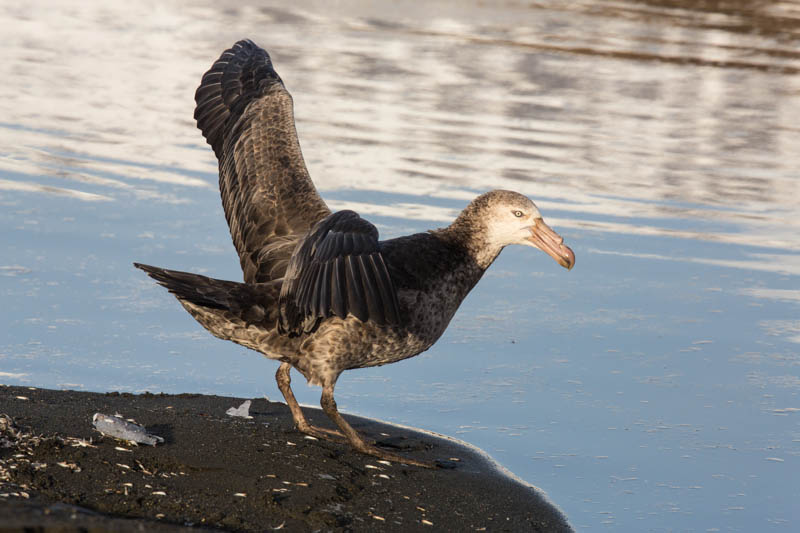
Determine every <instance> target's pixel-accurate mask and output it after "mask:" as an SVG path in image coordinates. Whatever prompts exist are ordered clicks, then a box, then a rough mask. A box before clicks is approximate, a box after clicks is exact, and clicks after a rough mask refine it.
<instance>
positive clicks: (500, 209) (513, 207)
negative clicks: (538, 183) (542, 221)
mask: <svg viewBox="0 0 800 533" xmlns="http://www.w3.org/2000/svg"><path fill="white" fill-rule="evenodd" d="M511 200H512V201H510V202H498V203H497V204H495V205H493V206H492V209H491V211H490V213H489V216H488V217H487V220H486V225H487V229H488V239H489V241H490V242H492V243H494V244H496V245H498V246H507V245H509V244H522V245H525V246H535V245H534V244H533V243H531V242H530V240H529V238H530V236H531V227H533V225H534V224H535V223H536V219H538V218H542V214H541V213H539V210H538V209H537V208H536V205H535V204H534V203H533V202H531V201H530V200H529V199H528V198H525V197H524V196H522V195H519V196H518V197H515V198H513V199H511Z"/></svg>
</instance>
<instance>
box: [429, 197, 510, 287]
mask: <svg viewBox="0 0 800 533" xmlns="http://www.w3.org/2000/svg"><path fill="white" fill-rule="evenodd" d="M436 235H437V236H438V237H439V238H440V239H442V240H444V241H446V242H449V243H452V244H453V245H456V246H459V247H461V248H463V249H464V250H465V251H466V253H467V255H468V256H469V257H470V258H471V259H472V261H474V264H475V266H477V267H478V268H479V269H480V271H481V272H480V273H481V275H482V274H483V271H485V270H486V269H487V268H489V266H490V265H491V264H492V263H493V262H494V260H495V259H497V256H498V255H500V252H501V251H502V250H503V246H499V245H497V244H494V243H492V242H490V241H489V240H488V238H487V232H486V226H485V224H483V222H482V221H481V220H480V218H479V217H477V216H476V214H475V213H471V212H469V211H468V210H467V209H465V210H464V212H462V213H461V214H460V215H459V216H458V218H457V219H455V221H453V223H452V224H450V225H449V226H447V227H446V228H442V229H440V230H437V231H436ZM479 277H480V276H479ZM476 282H477V280H476Z"/></svg>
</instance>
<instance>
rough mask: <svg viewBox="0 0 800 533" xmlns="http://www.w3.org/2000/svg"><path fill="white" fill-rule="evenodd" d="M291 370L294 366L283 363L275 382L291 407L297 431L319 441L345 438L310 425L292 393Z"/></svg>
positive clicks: (332, 431)
mask: <svg viewBox="0 0 800 533" xmlns="http://www.w3.org/2000/svg"><path fill="white" fill-rule="evenodd" d="M291 369H292V365H290V364H289V363H281V366H280V367H278V371H277V372H275V381H277V382H278V388H279V389H280V390H281V393H282V394H283V397H284V398H285V399H286V405H288V406H289V410H290V411H291V412H292V418H294V424H295V426H297V429H298V430H299V431H301V432H302V433H305V434H306V435H311V436H312V437H316V438H318V439H327V440H332V439H331V437H342V438H343V437H344V435H342V434H341V433H339V432H338V431H336V430H335V429H326V428H321V427H317V426H312V425H311V424H309V423H308V420H306V417H305V415H304V414H303V410H302V409H300V404H298V403H297V400H296V399H295V397H294V393H293V392H292V387H291V383H292V378H291V376H290V375H289V372H290V371H291Z"/></svg>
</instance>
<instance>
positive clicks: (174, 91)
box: [0, 0, 800, 531]
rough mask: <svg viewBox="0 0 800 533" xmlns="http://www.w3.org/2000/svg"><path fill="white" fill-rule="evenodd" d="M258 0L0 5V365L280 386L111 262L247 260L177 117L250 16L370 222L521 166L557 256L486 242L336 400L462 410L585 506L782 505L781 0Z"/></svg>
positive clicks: (402, 411) (795, 192) (523, 184)
mask: <svg viewBox="0 0 800 533" xmlns="http://www.w3.org/2000/svg"><path fill="white" fill-rule="evenodd" d="M260 4H261V3H260V2H254V1H239V2H236V3H233V2H228V3H227V5H224V6H220V5H219V3H217V2H202V1H194V2H189V1H186V2H181V3H178V4H168V5H165V4H162V3H156V2H141V3H134V4H126V5H124V7H123V6H122V5H121V4H120V5H117V4H115V3H101V2H84V3H74V4H73V3H59V4H55V5H53V4H52V3H49V2H39V1H36V0H34V1H32V2H25V3H21V4H13V5H3V6H2V7H1V8H0V31H2V33H3V35H4V44H3V47H4V49H5V51H6V54H5V56H6V58H7V61H6V62H4V64H3V65H2V67H0V69H2V73H3V74H4V75H3V77H2V78H3V80H4V83H3V85H2V87H0V91H1V92H2V94H1V95H0V96H2V98H0V109H1V110H2V119H1V120H2V121H1V122H0V138H2V141H3V142H2V143H0V205H2V209H0V219H1V220H2V224H3V225H4V227H5V228H6V231H4V232H2V233H0V250H2V255H1V256H0V290H2V295H3V297H4V300H5V301H7V302H10V303H11V304H10V305H8V306H6V308H5V310H4V311H3V315H2V320H3V322H4V323H5V324H10V325H11V327H10V328H9V329H8V330H7V333H6V335H5V336H3V337H0V380H2V381H5V382H13V383H27V384H31V385H37V386H50V387H58V386H61V387H74V388H86V389H90V390H108V389H120V390H145V389H148V390H165V391H204V392H215V393H223V394H239V395H260V394H262V393H264V392H266V393H268V394H269V395H270V396H273V397H275V396H279V394H278V392H277V390H275V389H274V386H273V385H272V384H271V382H270V379H271V373H272V371H273V369H272V368H268V367H269V365H268V364H266V363H264V362H263V361H261V360H260V359H259V358H258V357H256V356H254V355H253V354H250V353H243V351H242V350H241V349H239V348H238V347H236V346H233V345H232V346H227V345H226V344H224V343H218V342H217V341H216V340H214V339H212V338H211V337H210V336H208V335H207V334H206V333H205V332H203V331H202V330H200V329H199V328H198V326H196V324H194V323H193V321H192V320H191V318H190V317H188V315H187V316H185V313H183V311H182V310H181V309H180V307H179V306H178V305H177V304H176V303H175V302H174V301H172V299H171V297H169V296H167V295H165V294H164V293H163V291H162V290H160V289H158V288H156V287H153V285H152V284H151V283H149V282H148V281H147V280H144V279H142V277H141V276H140V275H138V274H139V273H137V272H134V271H133V270H132V268H131V267H130V263H131V262H132V261H133V260H141V261H145V262H149V263H153V264H160V265H163V266H167V267H173V268H184V269H191V270H193V271H197V272H204V273H208V274H210V275H213V276H216V277H222V278H229V279H237V278H239V276H240V275H241V274H240V272H239V271H238V264H237V263H238V261H237V260H236V257H235V254H234V253H233V249H232V247H231V246H230V244H229V242H230V238H229V236H228V235H227V228H226V227H225V225H224V222H223V217H222V212H221V209H220V206H219V199H218V194H217V191H216V162H215V160H214V158H213V154H212V152H211V150H210V149H209V148H208V147H207V146H206V145H205V144H204V143H203V140H202V137H201V136H200V134H199V132H198V131H197V130H196V129H195V127H194V123H193V121H192V112H193V106H194V101H193V95H194V90H195V88H196V86H197V84H198V82H199V77H200V74H201V73H202V72H204V71H205V70H206V69H207V68H208V66H209V65H210V63H211V61H212V60H213V59H214V58H215V57H217V55H218V54H219V53H220V51H221V50H223V49H224V48H225V47H227V46H230V45H231V44H232V43H233V42H234V41H235V40H237V39H239V38H241V37H245V36H247V37H251V38H253V39H254V40H255V41H256V42H258V43H259V44H261V45H263V46H264V47H266V48H268V49H269V50H270V52H271V53H272V56H273V59H274V61H275V63H276V68H277V69H278V71H279V72H280V73H281V75H282V77H283V78H284V80H285V82H286V84H287V86H288V87H289V89H290V91H291V92H292V93H293V94H294V97H295V105H296V116H297V121H298V124H297V126H298V131H299V134H300V139H301V143H302V146H303V150H304V154H305V157H306V161H307V163H308V166H309V169H310V171H311V174H312V176H313V178H314V180H315V182H316V184H317V185H318V187H319V188H320V190H321V191H322V193H323V195H324V196H325V197H326V199H327V200H328V201H329V204H330V205H331V206H332V207H333V208H335V209H343V208H351V209H356V210H357V211H359V212H361V213H362V214H364V215H367V216H369V217H370V218H371V220H373V221H374V222H376V223H377V225H378V227H379V229H380V230H381V233H382V235H383V236H386V237H392V236H397V235H401V234H405V233H409V232H412V231H421V230H423V229H425V228H428V227H435V226H440V225H443V224H445V223H446V222H447V221H448V220H450V219H451V218H452V217H453V216H454V214H455V213H457V212H458V210H459V209H461V207H463V205H464V204H465V203H466V202H467V201H468V200H469V199H471V198H472V197H473V196H474V195H475V194H476V193H477V192H481V191H484V190H487V189H490V188H508V189H515V190H519V191H521V192H523V193H526V194H529V195H530V196H532V197H533V198H534V199H536V200H537V204H538V205H539V207H540V208H541V209H542V211H543V212H544V213H545V216H546V217H547V218H548V221H549V222H550V223H551V225H552V226H553V227H555V228H557V229H559V230H560V231H561V233H562V234H564V235H565V237H566V239H567V241H568V242H570V244H571V245H573V248H574V249H575V250H576V253H577V255H578V256H579V261H578V267H577V268H576V269H575V270H573V271H572V272H570V273H569V274H564V273H563V272H560V271H559V270H560V269H558V267H557V265H550V264H549V262H548V261H547V260H546V259H545V258H543V257H538V256H532V255H531V253H530V251H528V250H507V251H506V252H504V254H503V255H502V257H501V258H500V259H499V260H498V262H497V263H496V264H495V265H494V266H493V268H492V269H491V270H490V271H489V273H488V274H487V276H486V277H485V279H484V280H483V281H482V282H481V284H480V285H479V287H478V288H477V289H476V290H475V291H474V293H473V294H472V295H471V296H470V298H469V299H468V300H467V302H466V304H465V307H464V308H463V309H462V310H461V311H460V312H459V314H458V316H457V318H456V320H455V321H454V322H453V324H452V326H451V329H450V331H449V332H448V333H447V335H446V336H445V337H444V338H443V339H442V341H441V342H440V343H439V344H438V345H437V346H436V347H435V348H434V349H433V350H432V351H431V352H430V353H427V354H425V355H423V356H420V357H418V358H415V359H413V360H410V361H408V362H405V363H403V364H398V365H392V366H390V367H386V368H382V369H370V370H364V371H359V372H352V373H349V374H345V376H343V378H342V380H341V381H340V383H341V384H340V387H339V389H340V403H341V407H342V408H343V409H345V410H349V411H352V412H358V413H361V414H365V415H370V416H377V417H380V418H384V419H390V420H396V421H398V422H402V423H407V424H411V425H420V426H423V427H426V428H429V429H432V430H435V431H440V432H443V433H449V434H458V435H459V436H461V437H462V438H464V439H465V440H468V441H470V442H471V443H474V444H476V445H478V446H480V447H482V448H484V449H486V450H487V451H488V452H489V453H491V454H492V455H494V456H495V457H497V458H498V459H499V460H500V461H501V462H503V463H504V464H505V465H506V466H508V467H509V468H510V469H511V470H513V471H515V472H516V473H517V474H519V475H521V476H522V477H523V478H525V479H527V480H529V481H531V482H533V483H535V484H536V485H538V486H540V487H542V488H544V489H545V490H547V491H548V492H549V493H550V495H551V497H552V498H553V499H554V500H555V501H556V502H557V503H558V504H559V505H560V506H561V507H562V508H563V509H564V510H565V511H566V513H567V514H568V516H569V517H570V521H571V522H572V523H573V524H574V525H575V526H576V527H578V528H579V529H589V530H591V529H609V530H641V529H644V528H647V529H659V530H661V529H692V530H704V529H714V528H718V529H720V530H723V529H724V530H743V531H753V530H770V529H778V530H789V529H791V524H792V522H793V521H795V522H796V521H797V520H798V519H800V516H798V515H797V511H796V510H795V505H794V502H795V501H796V499H797V497H798V496H800V494H798V491H800V487H798V484H797V483H796V481H794V479H795V478H796V472H797V461H798V457H799V456H800V450H799V449H798V443H799V442H800V425H799V424H800V421H799V420H798V416H800V415H799V414H798V413H799V411H798V409H800V404H798V393H799V392H800V380H799V379H798V367H800V356H798V352H797V345H798V343H799V342H800V340H798V339H800V325H799V323H798V321H797V316H798V305H799V304H800V298H798V292H797V287H798V276H800V238H798V235H800V207H799V206H798V198H800V180H798V178H797V168H800V155H799V153H798V150H797V147H798V146H800V128H798V126H797V120H796V117H798V116H800V103H799V102H800V101H798V99H797V94H798V92H800V52H799V51H798V48H797V43H798V36H800V5H798V4H797V3H794V2H758V1H745V0H738V1H730V2H686V1H681V0H675V1H668V0H664V1H655V0H653V1H625V0H621V1H618V2H590V1H588V0H585V1H584V0H581V1H577V2H554V1H549V0H544V1H541V2H535V3H528V2H526V3H522V2H514V1H511V2H499V1H498V2H488V3H483V2H481V3H478V2H475V3H470V2H450V1H446V0H441V1H438V2H432V3H426V5H425V9H421V8H419V6H410V5H407V4H404V3H399V4H395V3H392V4H389V5H379V6H376V5H374V4H373V3H368V2H363V1H358V0H349V1H346V2H338V3H336V5H335V7H331V6H329V5H328V4H327V3H323V2H317V1H315V0H301V1H299V2H291V3H290V2H286V3H283V4H282V5H275V4H273V5H272V6H271V7H268V8H267V7H263V6H261V5H260ZM279 4H280V3H279ZM220 363H221V364H220ZM298 392H299V393H300V394H299V395H300V396H302V397H303V399H304V401H306V402H308V403H315V402H316V401H317V397H318V391H317V390H315V389H309V390H307V391H302V390H301V391H298ZM643 526H644V527H643Z"/></svg>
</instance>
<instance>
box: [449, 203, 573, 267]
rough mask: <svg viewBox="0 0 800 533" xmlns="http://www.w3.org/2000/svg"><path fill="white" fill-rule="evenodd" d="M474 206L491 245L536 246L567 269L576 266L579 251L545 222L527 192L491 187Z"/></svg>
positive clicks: (487, 240) (500, 246)
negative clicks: (523, 193)
mask: <svg viewBox="0 0 800 533" xmlns="http://www.w3.org/2000/svg"><path fill="white" fill-rule="evenodd" d="M470 208H473V209H474V210H475V212H474V215H477V216H478V217H479V218H480V219H481V220H482V221H483V223H484V224H485V225H484V228H485V229H484V231H485V236H484V238H485V239H486V243H487V244H488V245H490V246H491V247H497V248H498V249H502V248H503V247H504V246H507V245H509V244H522V245H524V246H533V247H534V248H538V249H539V250H541V251H543V252H544V253H546V254H547V255H549V256H550V257H552V258H553V259H555V260H556V261H557V262H558V264H560V265H561V266H563V267H564V268H566V269H572V267H573V266H575V254H574V253H573V252H572V250H571V249H570V248H569V247H568V246H566V245H564V239H563V238H561V236H560V235H559V234H558V233H556V232H555V231H553V230H552V229H551V228H550V226H548V225H547V224H545V222H544V219H542V214H541V213H540V212H539V209H537V208H536V204H534V203H533V202H532V201H531V200H530V199H529V198H527V197H526V196H523V195H522V194H519V193H516V192H512V191H503V190H496V191H491V192H488V193H486V194H483V195H481V196H479V197H478V198H476V199H475V200H474V201H473V202H472V204H471V205H470ZM468 209H469V208H468ZM465 211H466V210H465Z"/></svg>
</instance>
